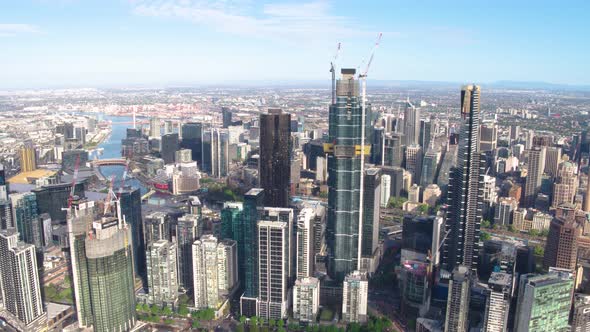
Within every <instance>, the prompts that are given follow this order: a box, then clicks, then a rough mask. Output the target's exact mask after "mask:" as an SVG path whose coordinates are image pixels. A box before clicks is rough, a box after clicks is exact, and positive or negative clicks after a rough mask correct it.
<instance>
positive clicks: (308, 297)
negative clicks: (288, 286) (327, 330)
mask: <svg viewBox="0 0 590 332" xmlns="http://www.w3.org/2000/svg"><path fill="white" fill-rule="evenodd" d="M319 309H320V281H319V279H317V278H314V277H305V278H301V279H297V281H295V286H294V287H293V317H294V318H295V319H298V320H299V321H301V322H309V323H314V322H315V321H316V318H317V316H318V312H319Z"/></svg>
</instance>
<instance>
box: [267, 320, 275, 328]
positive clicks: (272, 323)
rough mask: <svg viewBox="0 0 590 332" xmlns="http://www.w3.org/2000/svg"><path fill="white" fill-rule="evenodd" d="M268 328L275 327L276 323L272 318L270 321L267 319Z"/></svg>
mask: <svg viewBox="0 0 590 332" xmlns="http://www.w3.org/2000/svg"><path fill="white" fill-rule="evenodd" d="M268 326H270V327H275V326H277V321H276V320H274V319H272V318H271V319H269V320H268Z"/></svg>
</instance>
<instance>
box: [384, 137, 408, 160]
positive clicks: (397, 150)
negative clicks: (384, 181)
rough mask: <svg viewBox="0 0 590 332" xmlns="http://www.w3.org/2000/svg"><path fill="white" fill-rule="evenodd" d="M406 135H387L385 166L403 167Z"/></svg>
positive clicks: (385, 139)
mask: <svg viewBox="0 0 590 332" xmlns="http://www.w3.org/2000/svg"><path fill="white" fill-rule="evenodd" d="M403 139H404V135H403V134H401V133H387V134H386V135H385V138H384V142H383V144H384V150H385V152H384V156H383V158H384V165H386V166H395V167H401V165H402V162H403V161H404V145H403V142H402V141H403Z"/></svg>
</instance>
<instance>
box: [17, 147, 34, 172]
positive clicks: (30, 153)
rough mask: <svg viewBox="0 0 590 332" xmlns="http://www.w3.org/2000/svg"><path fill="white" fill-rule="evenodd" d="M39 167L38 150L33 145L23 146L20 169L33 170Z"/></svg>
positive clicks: (22, 170) (24, 170)
mask: <svg viewBox="0 0 590 332" xmlns="http://www.w3.org/2000/svg"><path fill="white" fill-rule="evenodd" d="M36 169H37V152H36V151H35V148H34V147H33V146H32V145H27V144H25V146H23V147H22V148H21V149H20V171H21V172H22V173H26V172H32V171H34V170H36Z"/></svg>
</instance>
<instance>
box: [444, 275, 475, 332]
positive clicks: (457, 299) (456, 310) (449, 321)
mask: <svg viewBox="0 0 590 332" xmlns="http://www.w3.org/2000/svg"><path fill="white" fill-rule="evenodd" d="M470 287H471V282H470V268H469V267H467V266H464V265H459V266H457V267H456V268H455V270H454V271H453V274H452V278H451V280H450V281H449V297H448V300H447V315H446V319H445V332H465V331H467V330H468V325H469V324H468V320H467V318H468V317H467V314H468V312H469V298H470V290H471V289H470Z"/></svg>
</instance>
